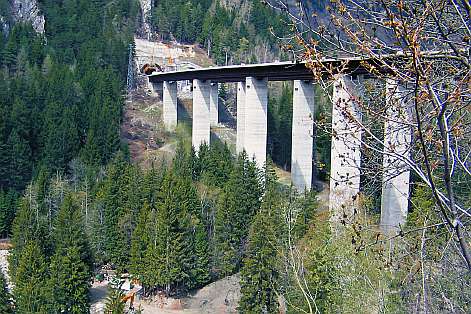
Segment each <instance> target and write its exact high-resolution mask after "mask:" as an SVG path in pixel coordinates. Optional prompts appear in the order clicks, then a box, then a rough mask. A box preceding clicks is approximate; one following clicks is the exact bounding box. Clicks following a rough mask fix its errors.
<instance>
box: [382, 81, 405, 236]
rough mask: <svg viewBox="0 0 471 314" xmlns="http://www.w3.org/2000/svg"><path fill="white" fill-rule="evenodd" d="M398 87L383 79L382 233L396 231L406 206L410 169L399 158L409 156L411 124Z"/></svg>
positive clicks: (401, 223)
mask: <svg viewBox="0 0 471 314" xmlns="http://www.w3.org/2000/svg"><path fill="white" fill-rule="evenodd" d="M403 97H404V95H402V92H401V87H400V86H399V85H398V83H397V82H396V81H393V80H387V81H386V107H387V112H386V113H387V115H388V118H387V119H386V122H385V125H384V155H383V188H382V196H381V223H380V224H381V229H382V230H383V231H384V232H385V233H392V232H396V231H398V227H399V225H404V224H405V223H406V219H407V211H408V207H409V183H410V170H409V167H408V165H407V163H406V162H405V161H404V160H403V159H401V157H403V158H409V156H410V152H409V150H410V145H411V140H412V136H411V128H410V126H409V125H408V121H409V120H410V119H409V112H408V109H407V107H406V104H405V101H404V99H403Z"/></svg>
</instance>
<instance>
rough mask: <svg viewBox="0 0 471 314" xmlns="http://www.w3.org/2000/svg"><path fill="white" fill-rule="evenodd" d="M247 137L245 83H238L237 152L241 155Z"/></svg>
mask: <svg viewBox="0 0 471 314" xmlns="http://www.w3.org/2000/svg"><path fill="white" fill-rule="evenodd" d="M244 137H245V82H239V83H237V140H236V152H237V154H240V153H241V152H242V151H243V150H244V149H245V146H244Z"/></svg>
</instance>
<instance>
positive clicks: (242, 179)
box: [215, 153, 261, 276]
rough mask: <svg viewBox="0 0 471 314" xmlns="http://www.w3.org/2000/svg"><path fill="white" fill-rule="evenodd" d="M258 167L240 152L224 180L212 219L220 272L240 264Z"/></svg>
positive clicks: (254, 206) (256, 202)
mask: <svg viewBox="0 0 471 314" xmlns="http://www.w3.org/2000/svg"><path fill="white" fill-rule="evenodd" d="M260 198H261V185H260V176H259V171H258V169H257V167H256V165H255V163H254V162H249V161H248V159H247V155H246V154H245V153H242V154H241V155H240V156H239V159H238V161H237V163H236V165H235V168H234V170H233V171H232V173H231V176H230V178H229V181H228V182H227V183H226V184H225V186H224V190H223V194H222V195H221V197H220V200H219V202H218V205H217V211H216V219H215V234H216V259H217V264H218V268H219V272H220V275H221V276H225V275H230V274H233V273H234V272H235V271H237V270H238V269H239V268H240V266H241V261H242V257H243V256H244V251H245V242H246V238H247V235H248V230H249V227H250V224H251V222H252V218H253V216H254V215H255V213H256V212H257V210H258V209H259V208H260Z"/></svg>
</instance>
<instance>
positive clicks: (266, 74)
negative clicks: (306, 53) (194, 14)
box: [149, 60, 366, 83]
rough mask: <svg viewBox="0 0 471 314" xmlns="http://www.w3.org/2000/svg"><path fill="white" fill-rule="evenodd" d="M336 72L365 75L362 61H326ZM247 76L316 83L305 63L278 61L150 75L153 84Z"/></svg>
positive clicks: (242, 79) (222, 80)
mask: <svg viewBox="0 0 471 314" xmlns="http://www.w3.org/2000/svg"><path fill="white" fill-rule="evenodd" d="M323 66H325V67H327V68H331V69H335V68H339V67H341V66H342V68H343V69H347V71H348V72H349V73H350V75H359V74H365V73H366V71H365V70H364V69H363V67H361V66H360V60H349V61H348V62H342V61H337V60H335V61H326V63H325V64H324V65H323ZM247 77H255V78H259V79H267V80H268V81H294V80H312V79H313V74H312V72H311V70H309V69H308V68H307V67H306V64H305V63H293V62H276V63H264V64H247V65H236V66H225V67H212V68H202V69H194V70H187V71H174V72H159V73H154V74H152V75H150V76H149V80H150V82H151V83H161V82H165V81H167V82H168V81H192V80H195V79H198V80H200V81H211V82H213V83H216V82H217V83H230V82H245V79H246V78H247Z"/></svg>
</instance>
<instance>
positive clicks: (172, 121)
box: [162, 82, 178, 131]
mask: <svg viewBox="0 0 471 314" xmlns="http://www.w3.org/2000/svg"><path fill="white" fill-rule="evenodd" d="M162 98H163V120H164V125H165V129H166V130H167V131H173V130H175V127H176V126H177V121H178V117H177V83H175V82H164V84H163V97H162Z"/></svg>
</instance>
